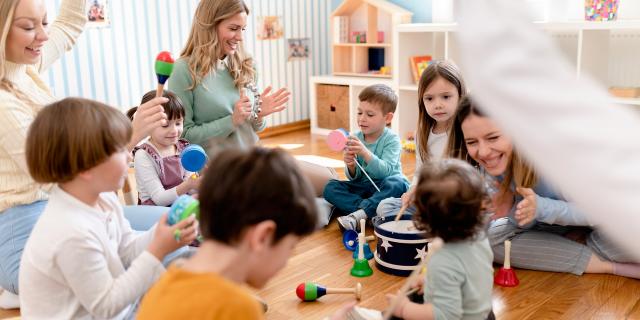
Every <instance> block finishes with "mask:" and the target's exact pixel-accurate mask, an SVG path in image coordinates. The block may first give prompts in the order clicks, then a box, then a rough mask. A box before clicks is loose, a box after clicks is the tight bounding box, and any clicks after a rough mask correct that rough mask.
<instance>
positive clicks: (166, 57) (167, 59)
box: [155, 51, 175, 97]
mask: <svg viewBox="0 0 640 320" xmlns="http://www.w3.org/2000/svg"><path fill="white" fill-rule="evenodd" d="M174 62H175V60H173V57H171V53H170V52H169V51H162V52H160V53H159V54H158V56H157V57H156V64H155V70H156V76H157V77H158V89H157V90H156V97H162V94H163V91H164V84H165V82H167V79H169V77H170V76H171V72H173V63H174Z"/></svg>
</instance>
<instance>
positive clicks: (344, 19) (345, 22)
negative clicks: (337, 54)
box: [333, 16, 349, 43]
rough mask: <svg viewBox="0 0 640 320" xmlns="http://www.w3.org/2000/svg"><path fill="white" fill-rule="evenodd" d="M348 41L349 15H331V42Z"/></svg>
mask: <svg viewBox="0 0 640 320" xmlns="http://www.w3.org/2000/svg"><path fill="white" fill-rule="evenodd" d="M347 42H349V17H348V16H335V17H333V43H347Z"/></svg>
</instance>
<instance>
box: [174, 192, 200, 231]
mask: <svg viewBox="0 0 640 320" xmlns="http://www.w3.org/2000/svg"><path fill="white" fill-rule="evenodd" d="M192 214H195V215H196V219H198V220H199V219H200V202H199V201H198V200H196V199H194V198H193V197H192V196H189V195H186V194H183V195H181V196H179V197H178V199H176V201H174V202H173V204H172V205H171V209H169V216H168V217H167V223H169V225H170V226H172V225H174V224H176V223H178V222H180V221H182V220H184V219H186V218H189V217H190V216H191V215H192ZM173 236H174V237H175V238H176V241H180V236H181V235H180V230H176V231H175V233H174V234H173Z"/></svg>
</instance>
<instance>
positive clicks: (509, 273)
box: [493, 240, 520, 287]
mask: <svg viewBox="0 0 640 320" xmlns="http://www.w3.org/2000/svg"><path fill="white" fill-rule="evenodd" d="M493 283H495V284H497V285H499V286H502V287H515V286H517V285H518V284H519V283H520V281H518V277H516V272H515V271H513V269H511V241H509V240H507V241H505V242H504V265H503V266H502V268H500V269H499V270H498V272H496V275H495V277H494V278H493Z"/></svg>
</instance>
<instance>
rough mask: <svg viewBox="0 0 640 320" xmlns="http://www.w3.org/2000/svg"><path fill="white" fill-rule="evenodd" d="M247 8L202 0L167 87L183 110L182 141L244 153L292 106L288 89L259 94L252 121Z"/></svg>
mask: <svg viewBox="0 0 640 320" xmlns="http://www.w3.org/2000/svg"><path fill="white" fill-rule="evenodd" d="M248 15H249V8H248V7H247V5H246V4H245V3H244V1H242V0H216V1H214V0H203V1H201V2H200V3H199V4H198V8H197V9H196V13H195V16H194V19H193V25H192V27H191V33H190V35H189V38H188V40H187V44H186V46H185V48H184V49H183V50H182V53H181V55H180V58H179V59H178V61H176V63H175V66H174V71H173V74H172V76H171V78H170V79H169V86H170V88H171V90H173V92H175V93H176V94H177V95H178V96H179V97H180V99H181V100H182V102H183V104H184V106H185V119H184V132H183V134H182V136H183V137H184V138H186V139H187V140H189V141H190V142H191V143H195V144H200V145H203V146H207V145H208V144H209V140H210V139H211V138H218V139H220V140H222V141H223V142H224V143H225V144H227V145H232V146H237V147H240V148H246V147H251V146H253V145H254V144H255V143H256V142H257V141H258V135H257V134H256V132H259V131H261V130H263V129H264V128H265V126H266V123H265V121H264V117H266V116H268V115H270V114H272V113H275V112H280V111H282V110H284V109H285V108H286V103H287V101H289V95H290V93H289V91H288V90H287V89H286V88H282V89H279V90H277V91H275V92H272V91H271V87H268V88H266V89H265V90H264V91H263V92H262V93H261V101H262V104H261V112H260V113H258V115H257V117H256V118H253V117H251V114H252V112H251V110H252V106H253V101H252V97H249V96H247V95H251V96H253V94H251V93H248V94H245V93H244V91H245V87H246V86H247V85H251V84H255V83H256V78H257V77H256V70H255V68H254V61H253V59H252V58H251V57H250V56H249V55H248V54H247V53H246V52H245V51H244V49H243V46H242V41H243V32H244V30H245V28H246V25H247V16H248Z"/></svg>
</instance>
